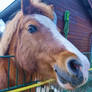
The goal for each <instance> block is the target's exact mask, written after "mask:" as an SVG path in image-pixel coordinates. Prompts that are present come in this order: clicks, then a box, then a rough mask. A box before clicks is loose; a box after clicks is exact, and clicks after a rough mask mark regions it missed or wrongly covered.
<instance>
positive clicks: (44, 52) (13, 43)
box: [0, 0, 77, 92]
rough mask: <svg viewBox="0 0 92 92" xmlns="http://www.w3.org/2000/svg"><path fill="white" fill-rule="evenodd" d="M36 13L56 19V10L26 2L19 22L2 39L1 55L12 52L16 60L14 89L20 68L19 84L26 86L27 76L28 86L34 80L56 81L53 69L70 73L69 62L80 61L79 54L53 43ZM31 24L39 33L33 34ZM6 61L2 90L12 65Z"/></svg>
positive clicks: (12, 79) (0, 66)
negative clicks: (67, 63)
mask: <svg viewBox="0 0 92 92" xmlns="http://www.w3.org/2000/svg"><path fill="white" fill-rule="evenodd" d="M24 2H27V3H24ZM30 2H31V4H30ZM35 13H40V14H43V15H45V16H47V17H49V18H50V19H53V9H52V6H49V5H46V4H44V3H41V2H40V0H36V1H35V2H34V1H33V0H30V1H29V0H27V1H26V0H22V11H20V12H18V14H17V15H16V16H15V18H14V19H13V20H11V21H10V22H9V23H8V24H7V26H6V31H5V33H4V34H3V37H2V39H1V42H0V55H4V54H5V53H6V51H7V50H9V52H8V54H9V55H14V56H15V58H11V63H10V86H14V85H16V77H15V76H16V68H18V84H22V83H23V79H24V73H25V75H26V83H27V82H30V76H32V80H37V79H39V80H46V79H49V78H54V79H56V78H57V77H56V73H55V71H54V70H53V65H54V64H57V65H58V66H59V67H60V68H62V69H63V70H64V71H66V72H67V68H66V65H65V63H66V59H67V58H69V57H74V58H77V56H76V55H75V54H73V53H71V52H68V51H66V50H65V48H64V46H61V45H60V44H59V43H57V42H56V41H55V40H54V39H53V36H52V34H51V33H50V32H49V29H48V28H47V27H45V26H44V25H43V24H40V23H39V22H38V21H36V20H35V19H34V18H32V16H34V15H33V14H35ZM30 24H32V25H35V26H36V27H37V30H38V32H36V33H34V34H31V33H29V32H28V26H29V25H30ZM8 48H9V49H8ZM2 60H4V59H1V60H0V72H1V73H0V89H2V88H6V87H7V84H6V83H7V72H8V71H7V70H8V66H7V65H8V61H7V59H5V60H6V61H7V62H6V63H5V62H3V61H2ZM1 74H2V75H1ZM2 80H4V81H3V82H2ZM33 90H34V89H33ZM32 92H34V91H32Z"/></svg>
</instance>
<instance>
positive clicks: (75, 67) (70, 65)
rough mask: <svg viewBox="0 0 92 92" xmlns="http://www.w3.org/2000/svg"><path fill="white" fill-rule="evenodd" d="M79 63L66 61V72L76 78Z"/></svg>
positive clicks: (74, 60)
mask: <svg viewBox="0 0 92 92" xmlns="http://www.w3.org/2000/svg"><path fill="white" fill-rule="evenodd" d="M80 67H81V63H80V62H79V61H78V60H76V59H71V60H69V61H68V70H69V73H71V74H72V75H74V76H76V77H77V75H78V72H79V71H80Z"/></svg>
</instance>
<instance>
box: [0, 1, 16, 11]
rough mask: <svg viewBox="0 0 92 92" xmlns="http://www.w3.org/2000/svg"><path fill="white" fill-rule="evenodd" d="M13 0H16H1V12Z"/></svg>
mask: <svg viewBox="0 0 92 92" xmlns="http://www.w3.org/2000/svg"><path fill="white" fill-rule="evenodd" d="M13 1H15V0H0V12H1V11H3V10H4V9H5V8H6V7H7V6H9V5H10V4H11V3H12V2H13Z"/></svg>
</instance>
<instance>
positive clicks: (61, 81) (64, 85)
mask: <svg viewBox="0 0 92 92" xmlns="http://www.w3.org/2000/svg"><path fill="white" fill-rule="evenodd" d="M56 76H57V82H58V84H59V85H60V87H61V88H64V89H67V90H73V89H74V88H73V87H72V86H71V85H70V84H69V83H68V82H67V81H66V80H65V79H63V78H61V77H60V76H59V75H58V74H56Z"/></svg>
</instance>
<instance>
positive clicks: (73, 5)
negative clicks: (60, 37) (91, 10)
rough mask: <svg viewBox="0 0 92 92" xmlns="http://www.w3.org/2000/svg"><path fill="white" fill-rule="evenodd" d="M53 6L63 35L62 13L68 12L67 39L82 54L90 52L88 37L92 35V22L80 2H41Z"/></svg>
mask: <svg viewBox="0 0 92 92" xmlns="http://www.w3.org/2000/svg"><path fill="white" fill-rule="evenodd" d="M43 1H44V2H46V3H48V4H53V5H54V7H55V12H56V14H57V15H58V26H59V27H60V28H61V33H62V34H63V27H64V12H65V10H69V11H70V31H69V34H68V39H69V40H70V41H71V42H72V43H73V44H74V45H75V46H76V47H77V48H78V49H79V50H80V51H82V52H88V51H90V36H91V33H92V22H91V21H90V18H89V16H88V14H87V13H88V12H87V11H86V10H85V8H84V7H83V4H82V2H81V0H43Z"/></svg>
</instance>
